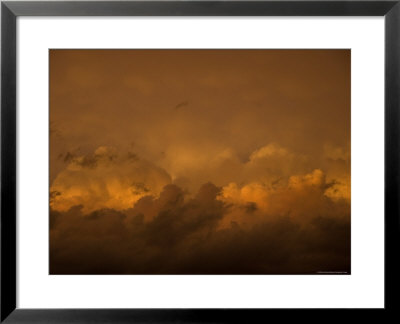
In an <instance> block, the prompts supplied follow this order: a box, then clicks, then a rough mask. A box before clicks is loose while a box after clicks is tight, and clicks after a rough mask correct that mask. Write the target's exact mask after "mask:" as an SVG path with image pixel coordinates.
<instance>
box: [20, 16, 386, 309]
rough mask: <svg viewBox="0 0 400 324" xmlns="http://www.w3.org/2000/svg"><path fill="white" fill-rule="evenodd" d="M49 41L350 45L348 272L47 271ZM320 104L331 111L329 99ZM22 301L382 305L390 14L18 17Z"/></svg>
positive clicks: (55, 44) (74, 44) (28, 304)
mask: <svg viewBox="0 0 400 324" xmlns="http://www.w3.org/2000/svg"><path fill="white" fill-rule="evenodd" d="M49 48H351V50H352V65H351V72H352V91H351V93H352V102H351V107H352V112H351V116H352V122H351V128H352V129H351V130H352V132H351V136H352V152H351V154H352V170H351V172H352V208H351V209H352V274H351V275H343V276H338V275H326V276H325V275H320V276H317V275H306V276H268V275H267V276H154V275H153V276H142V275H136V276H112V275H110V276H98V275H97V276H54V275H53V276H50V275H48V248H49V246H48V238H49V233H48V228H49V227H48V219H49V216H48V180H47V179H48V167H49V166H48V127H49V126H48V109H49V108H48V49H49ZM321 109H324V107H321ZM17 137H18V190H19V191H18V219H17V222H18V223H17V224H18V241H17V244H18V265H17V266H18V274H17V275H18V301H17V305H18V307H22V308H39V307H41V308H43V307H46V308H52V307H57V308H71V307H73V308H84V307H85V308H86V307H99V308H114V307H116V308H119V307H128V308H139V307H140V308H142V307H151V308H153V307H227V308H229V307H243V308H246V307H252V308H253V307H255V308H257V307H262V308H275V307H383V306H384V303H383V302H384V299H383V294H384V210H383V202H384V178H383V172H384V20H383V18H366V17H363V18H332V17H331V18H299V17H297V18H277V17H274V18H271V17H257V18H255V17H254V18H247V17H246V18H236V17H235V18H234V17H227V18H200V17H192V18H190V17H189V18H187V17H186V18H184V17H179V18H171V17H168V18H155V17H152V18H148V17H142V18H131V17H130V18H65V17H64V18H39V17H34V18H28V17H24V18H21V17H20V18H18V133H17Z"/></svg>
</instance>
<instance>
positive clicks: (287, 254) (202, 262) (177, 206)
mask: <svg viewBox="0 0 400 324" xmlns="http://www.w3.org/2000/svg"><path fill="white" fill-rule="evenodd" d="M219 193H220V188H218V187H216V186H215V185H213V184H211V183H207V184H204V185H203V186H202V187H201V188H200V190H199V192H198V193H197V194H196V195H195V196H194V197H193V198H190V197H189V198H188V197H186V195H185V193H184V191H183V190H182V189H181V188H179V187H178V186H176V185H167V186H165V187H164V190H163V191H162V192H161V194H160V196H159V198H154V197H152V196H145V197H143V198H141V199H140V200H139V201H138V202H137V203H136V204H135V206H134V208H131V209H129V210H126V211H124V212H118V211H116V210H113V209H101V210H97V211H94V212H92V213H89V214H84V213H83V212H82V206H75V207H72V208H71V209H69V210H68V211H66V212H56V211H52V212H51V215H50V239H51V242H52V244H51V249H50V273H51V274H293V273H298V274H301V273H317V272H318V271H345V272H347V273H350V220H349V215H348V214H347V215H345V214H343V215H341V216H340V217H337V216H336V217H330V216H329V217H324V216H323V215H320V216H315V217H312V218H311V220H310V222H308V223H302V224H301V223H297V222H295V221H293V220H292V219H291V218H290V217H289V216H287V217H279V218H275V219H273V220H268V219H265V220H264V221H262V222H258V223H257V224H255V225H253V226H251V227H248V228H245V227H242V226H241V225H240V224H237V223H235V222H232V223H231V225H230V227H225V228H219V227H218V224H219V222H220V221H221V220H222V219H223V218H224V217H225V216H226V215H227V214H228V213H229V212H230V208H231V207H230V206H229V205H228V204H226V203H224V202H223V201H221V200H219V199H218V195H219ZM247 207H248V206H246V208H247ZM253 208H254V206H252V207H250V212H252V211H251V210H252V209H253ZM149 214H154V215H155V216H154V217H152V218H150V219H149V217H148V216H149Z"/></svg>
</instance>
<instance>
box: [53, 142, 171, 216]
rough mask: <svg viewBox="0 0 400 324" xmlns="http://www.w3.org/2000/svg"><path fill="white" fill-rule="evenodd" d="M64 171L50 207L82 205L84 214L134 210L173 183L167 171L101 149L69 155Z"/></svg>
mask: <svg viewBox="0 0 400 324" xmlns="http://www.w3.org/2000/svg"><path fill="white" fill-rule="evenodd" d="M64 161H65V162H67V163H68V164H67V167H66V168H65V170H63V171H62V172H60V173H59V174H58V175H57V177H56V179H55V180H54V181H53V183H52V185H51V188H50V193H51V194H52V193H57V194H53V197H51V198H52V199H51V201H50V205H51V207H52V208H53V209H54V210H57V211H66V210H68V209H70V208H71V207H73V206H75V205H82V206H83V207H82V208H83V211H84V212H90V211H94V210H97V209H101V208H113V209H116V210H123V209H127V208H131V207H132V206H133V204H134V203H135V202H136V201H138V200H139V199H140V198H141V197H143V196H146V195H149V194H153V195H158V194H159V193H160V192H161V190H162V188H163V187H164V186H165V185H166V184H168V183H170V182H171V178H170V176H169V175H168V173H167V172H166V171H164V170H163V169H161V168H159V167H156V166H155V165H153V164H151V163H150V162H147V161H144V160H141V159H140V158H138V157H137V156H136V155H135V154H134V153H132V152H128V153H125V154H123V155H121V154H120V153H118V152H117V150H116V149H115V148H112V147H105V146H101V147H99V148H97V149H96V150H95V152H94V153H93V154H88V155H81V156H74V155H72V154H66V155H65V157H64Z"/></svg>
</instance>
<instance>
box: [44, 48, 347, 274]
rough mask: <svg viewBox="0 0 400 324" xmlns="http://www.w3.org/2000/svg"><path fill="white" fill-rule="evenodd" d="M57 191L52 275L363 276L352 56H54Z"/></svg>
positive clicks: (53, 191)
mask: <svg viewBox="0 0 400 324" xmlns="http://www.w3.org/2000/svg"><path fill="white" fill-rule="evenodd" d="M50 182H51V187H50V193H51V203H50V204H51V231H50V239H51V241H50V245H51V246H50V271H51V272H52V273H315V272H317V271H324V270H326V271H345V272H347V273H349V271H350V51H349V50H51V51H50ZM233 251H239V252H238V253H239V254H238V255H239V256H241V257H240V258H239V259H237V257H238V256H235V257H233V256H232V257H231V258H229V257H226V255H232V252H233ZM233 254H235V253H233ZM299 260H300V261H299Z"/></svg>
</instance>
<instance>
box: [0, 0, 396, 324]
mask: <svg viewBox="0 0 400 324" xmlns="http://www.w3.org/2000/svg"><path fill="white" fill-rule="evenodd" d="M18 16H384V19H385V307H384V309H374V310H371V309H367V310H365V309H363V310H361V309H340V310H339V309H324V310H321V309H279V310H278V309H19V308H16V297H17V294H16V288H17V287H16V270H17V269H16V190H17V183H16V162H17V158H16V134H17V133H16V127H17V125H16V40H17V39H16V37H17V31H16V19H17V17H18ZM399 109H400V0H395V1H386V0H381V1H321V0H315V1H276V0H275V1H273V0H272V1H271V0H269V1H268V0H267V1H115V2H112V1H91V2H88V1H29V2H28V1H27V2H25V1H18V2H17V1H2V2H1V290H0V293H1V302H0V307H1V309H0V310H1V316H0V321H1V322H3V321H4V322H5V323H31V322H32V323H33V322H35V323H97V322H101V323H142V322H146V323H148V322H154V323H159V322H174V323H175V322H190V323H198V322H213V323H216V322H240V323H248V322H251V323H253V322H263V321H265V320H269V317H270V316H271V315H279V316H280V320H285V319H286V318H289V316H293V315H295V316H296V320H301V318H303V317H304V319H307V320H310V319H311V320H312V318H315V319H316V320H318V321H321V320H326V319H330V320H332V319H333V320H335V319H341V320H342V319H343V318H342V316H343V315H344V314H343V313H345V314H347V316H348V315H355V314H356V313H357V316H359V317H358V320H362V319H363V318H364V317H368V319H369V320H379V321H383V320H384V319H383V317H386V316H393V315H394V313H396V312H397V309H398V308H399V306H400V305H399V299H398V297H397V296H398V291H399V288H400V287H399V279H398V277H399V273H400V262H398V261H399V256H400V235H399V232H400V217H399V206H400V204H399V200H398V199H399V180H400V174H399V162H400V147H399V144H400V141H399V140H400V136H399V124H400V113H399ZM38 293H40V292H38ZM77 293H79V292H77ZM288 310H291V311H292V312H290V313H287V312H286V311H288ZM294 313H295V314H294ZM310 316H311V317H310ZM393 318H396V317H393Z"/></svg>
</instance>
